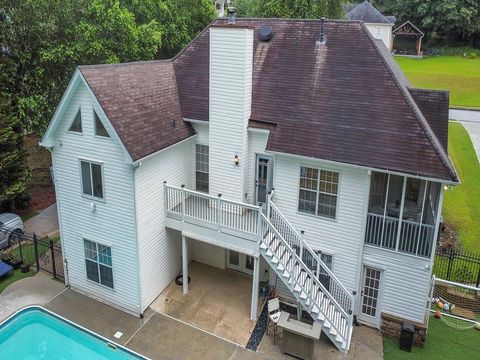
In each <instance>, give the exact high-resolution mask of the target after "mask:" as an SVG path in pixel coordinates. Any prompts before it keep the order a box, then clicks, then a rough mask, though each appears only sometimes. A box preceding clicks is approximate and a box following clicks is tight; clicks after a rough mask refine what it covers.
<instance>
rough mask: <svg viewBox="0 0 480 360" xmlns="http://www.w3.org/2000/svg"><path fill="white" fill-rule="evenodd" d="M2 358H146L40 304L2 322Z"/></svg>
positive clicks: (0, 329) (0, 340)
mask: <svg viewBox="0 0 480 360" xmlns="http://www.w3.org/2000/svg"><path fill="white" fill-rule="evenodd" d="M0 359H28V360H37V359H42V360H43V359H45V360H63V359H65V360H67V359H68V360H76V359H79V360H80V359H81V360H86V359H99V360H102V359H112V360H124V359H145V358H144V357H142V356H140V355H138V354H135V353H133V352H131V351H129V350H128V349H126V348H124V347H121V346H119V345H115V344H113V343H112V342H109V341H108V340H107V339H104V338H102V337H100V336H98V335H95V334H94V333H91V332H89V331H86V330H84V329H82V328H80V327H78V326H75V325H74V324H73V323H70V322H67V321H65V320H63V319H61V318H60V317H57V316H55V315H54V314H53V313H50V312H49V311H46V310H44V309H43V308H40V307H30V308H27V309H25V310H22V311H20V312H18V313H17V314H15V315H14V316H13V317H11V318H9V319H8V320H7V321H5V322H4V323H3V324H2V325H0Z"/></svg>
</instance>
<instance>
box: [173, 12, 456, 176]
mask: <svg viewBox="0 0 480 360" xmlns="http://www.w3.org/2000/svg"><path fill="white" fill-rule="evenodd" d="M222 21H224V20H217V21H216V23H221V22H222ZM237 23H240V24H242V25H247V26H252V27H254V28H255V29H256V31H257V30H258V29H259V28H260V27H261V26H264V25H268V26H271V27H272V29H273V31H274V36H273V38H272V40H270V41H269V42H267V43H265V42H259V41H258V40H257V37H256V36H255V43H254V65H253V71H254V73H253V94H252V115H251V119H252V120H257V121H262V122H272V123H276V124H277V126H275V127H273V128H272V130H271V131H270V136H269V140H268V144H267V149H268V150H270V151H276V152H284V153H291V154H297V155H303V156H308V157H314V158H320V159H325V160H331V161H337V162H344V163H350V164H356V165H363V166H368V167H373V168H380V169H388V170H392V171H399V172H404V173H409V174H414V175H422V176H428V177H433V178H438V179H443V180H448V181H457V180H458V179H457V175H456V173H455V171H454V169H453V166H452V165H451V163H450V160H449V159H448V156H447V154H446V152H445V150H444V149H443V148H442V146H441V145H440V142H439V141H438V139H437V138H436V136H435V134H434V132H433V131H432V128H431V127H430V125H429V122H427V121H426V119H425V118H424V116H423V114H422V113H421V112H420V110H419V107H418V106H417V105H416V104H415V102H414V101H413V99H412V97H411V95H410V93H409V92H408V91H407V88H406V85H407V84H406V81H405V79H400V78H399V75H398V74H396V72H397V71H396V69H395V68H394V67H393V63H392V59H389V58H388V57H387V56H390V55H389V54H386V53H385V51H384V49H382V48H380V47H379V45H378V44H376V42H375V40H374V39H373V38H372V36H371V35H370V33H369V32H368V30H367V29H366V27H365V26H364V25H363V24H362V23H361V22H358V21H327V22H326V24H325V32H326V37H327V42H326V45H323V46H322V45H317V44H316V40H317V39H318V37H319V32H320V22H319V21H315V20H313V21H312V20H281V19H253V20H252V19H240V20H237ZM208 61H209V31H208V28H207V29H206V30H205V31H204V32H203V33H201V34H200V35H199V36H198V37H197V39H195V40H194V41H193V42H192V43H191V45H190V46H188V47H187V48H186V49H184V50H183V51H182V52H181V53H180V54H179V55H177V57H176V58H175V59H174V63H175V72H176V76H177V83H178V87H179V95H180V100H181V107H182V112H183V116H184V117H185V118H192V119H197V120H208V102H209V97H208V96H209V95H208V94H209V91H208V81H209V66H208ZM251 124H252V125H251V126H255V125H254V124H255V122H251Z"/></svg>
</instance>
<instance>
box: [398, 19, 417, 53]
mask: <svg viewBox="0 0 480 360" xmlns="http://www.w3.org/2000/svg"><path fill="white" fill-rule="evenodd" d="M392 35H393V48H394V49H395V39H397V38H400V37H403V38H409V39H411V38H415V39H416V41H415V54H416V55H417V56H421V55H422V38H423V36H424V35H425V34H424V33H423V32H421V31H420V29H419V28H417V27H416V26H415V25H413V24H412V23H411V22H410V21H406V22H404V23H403V24H402V25H400V26H399V27H398V28H396V29H395V30H393V31H392Z"/></svg>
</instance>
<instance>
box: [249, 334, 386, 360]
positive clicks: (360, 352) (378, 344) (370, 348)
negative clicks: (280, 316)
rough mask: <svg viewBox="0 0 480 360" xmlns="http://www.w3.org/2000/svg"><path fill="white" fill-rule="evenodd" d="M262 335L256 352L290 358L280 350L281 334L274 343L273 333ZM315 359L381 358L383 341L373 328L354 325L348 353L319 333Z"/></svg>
mask: <svg viewBox="0 0 480 360" xmlns="http://www.w3.org/2000/svg"><path fill="white" fill-rule="evenodd" d="M271 330H272V329H270V331H269V335H266V334H265V335H264V337H263V339H262V341H261V342H260V345H259V347H258V350H257V352H258V353H259V354H261V355H263V356H266V357H268V358H270V359H282V360H283V359H291V358H292V357H291V356H289V355H285V354H282V353H281V351H280V348H281V343H282V335H280V336H279V337H277V339H276V345H273V335H272V332H271ZM314 354H315V355H314V356H315V359H322V360H344V359H348V360H353V359H355V360H381V359H383V341H382V337H381V336H380V335H378V334H377V331H376V330H375V329H371V328H369V327H366V326H354V328H353V335H352V342H351V344H350V350H349V351H348V354H344V353H341V352H340V351H339V350H338V349H337V348H336V347H335V346H334V345H333V344H332V342H331V341H330V339H329V338H328V337H327V336H326V335H325V334H323V332H322V334H321V335H320V339H319V341H317V342H316V343H315V350H314Z"/></svg>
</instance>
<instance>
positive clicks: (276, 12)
mask: <svg viewBox="0 0 480 360" xmlns="http://www.w3.org/2000/svg"><path fill="white" fill-rule="evenodd" d="M344 3H345V0H264V1H258V0H237V1H236V2H235V6H236V7H237V11H238V14H239V16H242V17H265V18H271V17H273V18H301V19H318V18H321V17H322V16H323V17H326V18H329V19H337V18H341V17H342V16H343V9H342V5H343V4H344Z"/></svg>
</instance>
